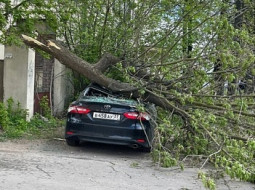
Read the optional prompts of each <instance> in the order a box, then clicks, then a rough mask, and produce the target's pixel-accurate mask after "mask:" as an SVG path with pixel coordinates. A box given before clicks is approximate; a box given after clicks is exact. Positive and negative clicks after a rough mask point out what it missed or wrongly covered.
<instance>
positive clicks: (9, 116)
mask: <svg viewBox="0 0 255 190" xmlns="http://www.w3.org/2000/svg"><path fill="white" fill-rule="evenodd" d="M0 115H1V117H0V126H1V127H2V130H3V134H2V136H3V137H8V138H18V137H22V136H30V135H40V134H42V131H43V130H50V129H53V128H55V127H57V126H59V125H61V122H60V121H58V120H56V119H54V118H53V117H50V118H48V119H46V118H42V116H40V115H38V114H36V115H35V116H34V117H33V118H31V120H30V121H27V111H26V110H24V109H21V108H20V104H19V103H16V104H15V102H14V100H13V99H12V98H10V99H8V100H7V105H6V106H5V105H4V104H3V103H0ZM46 115H47V114H46Z"/></svg>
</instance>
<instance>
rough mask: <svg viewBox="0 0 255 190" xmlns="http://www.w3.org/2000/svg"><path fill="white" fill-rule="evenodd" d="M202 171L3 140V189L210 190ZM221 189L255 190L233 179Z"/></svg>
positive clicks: (112, 150) (126, 155) (133, 155)
mask: <svg viewBox="0 0 255 190" xmlns="http://www.w3.org/2000/svg"><path fill="white" fill-rule="evenodd" d="M197 171H198V169H197V168H186V169H185V170H184V171H181V170H180V169H178V168H168V169H165V168H160V167H158V166H157V164H154V163H153V162H152V160H151V157H150V154H148V153H142V152H139V151H136V150H133V149H130V148H127V147H122V146H113V145H103V144H93V143H85V144H82V145H81V146H80V147H69V146H67V145H66V144H65V142H64V141H61V140H32V141H30V140H18V141H7V142H0V190H2V189H4V190H13V189H15V190H16V189H21V190H23V189H24V190H30V189H31V190H45V189H46V190H47V189H54V190H58V189H61V190H65V189H68V190H70V189H72V190H76V189H79V190H80V189H84V190H97V189H98V190H101V189H102V190H125V189H128V190H129V189H130V190H140V189H142V190H152V189H153V190H161V189H162V190H188V189H189V190H191V189H192V190H193V189H205V188H204V186H203V184H202V182H201V181H200V180H199V179H198V178H197ZM217 189H220V190H225V189H226V190H229V189H231V190H235V189H236V190H237V189H245V190H254V189H255V188H254V184H250V183H244V182H238V181H233V180H230V179H228V178H225V179H224V180H223V179H221V180H219V181H217Z"/></svg>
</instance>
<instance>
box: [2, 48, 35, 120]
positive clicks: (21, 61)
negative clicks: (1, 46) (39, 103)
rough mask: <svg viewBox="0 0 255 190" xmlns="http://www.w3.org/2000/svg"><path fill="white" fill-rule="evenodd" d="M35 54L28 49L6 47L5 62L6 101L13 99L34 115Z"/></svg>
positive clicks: (30, 115) (29, 114)
mask: <svg viewBox="0 0 255 190" xmlns="http://www.w3.org/2000/svg"><path fill="white" fill-rule="evenodd" d="M34 65H35V53H34V51H33V50H31V49H28V48H26V47H16V46H6V47H5V60H4V81H3V83H4V101H6V100H8V98H10V97H12V98H13V99H14V100H15V101H18V102H20V104H21V108H23V109H27V110H28V119H29V118H31V117H32V115H33V104H34V67H35V66H34Z"/></svg>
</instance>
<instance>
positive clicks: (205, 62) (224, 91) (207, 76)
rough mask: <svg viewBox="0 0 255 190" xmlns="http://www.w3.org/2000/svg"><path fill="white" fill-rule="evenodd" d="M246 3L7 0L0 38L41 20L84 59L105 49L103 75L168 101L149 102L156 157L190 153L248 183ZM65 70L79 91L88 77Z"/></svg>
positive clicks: (254, 78) (250, 72) (9, 39)
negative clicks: (107, 59) (111, 61)
mask: <svg viewBox="0 0 255 190" xmlns="http://www.w3.org/2000/svg"><path fill="white" fill-rule="evenodd" d="M238 2H240V4H238ZM254 10H255V3H254V1H244V0H240V1H239V0H238V1H237V0H236V1H222V0H214V1H205V0H204V1H203V0H202V1H194V0H190V1H179V0H161V1H155V0H149V1H143V0H137V1H126V0H115V1H103V0H96V1H94V0H93V1H92V0H88V1H82V0H71V1H70V0H55V1H51V0H49V1H42V0H33V1H27V0H23V1H22V2H21V4H19V6H12V5H11V3H10V1H9V0H7V1H4V2H3V3H1V4H0V11H1V12H2V13H3V15H0V27H1V28H2V29H3V30H2V34H0V35H1V42H3V43H13V42H15V43H19V38H18V37H17V36H18V35H19V34H20V33H27V34H29V35H30V36H35V35H36V33H40V30H35V28H36V25H35V24H34V23H36V22H34V21H38V19H39V20H41V19H43V20H45V22H46V24H47V25H48V26H50V27H51V28H52V30H53V31H54V32H56V35H57V37H59V38H60V39H64V42H65V44H66V45H67V47H68V48H69V49H70V50H71V51H73V52H74V53H75V54H77V55H78V56H80V57H81V58H83V59H85V60H87V61H88V62H91V63H92V64H94V63H95V62H96V61H97V60H99V59H100V58H101V56H102V55H103V54H104V53H105V52H110V53H112V54H113V55H115V56H117V57H119V58H120V59H121V61H120V63H118V64H117V65H115V66H113V68H112V69H110V70H108V71H107V73H106V75H107V76H108V77H111V78H113V79H116V80H120V81H123V82H129V83H131V84H132V85H134V86H136V87H138V88H140V89H141V90H140V91H139V92H140V94H141V96H143V95H146V92H148V91H152V92H154V93H155V94H157V95H158V97H160V98H164V99H165V100H167V103H168V104H169V105H170V104H171V107H172V108H173V109H169V108H167V105H166V107H164V106H162V108H159V114H158V115H159V117H158V120H157V123H158V126H157V128H156V138H155V139H156V140H155V142H156V145H155V148H154V153H153V158H154V159H155V160H156V161H158V162H159V163H160V164H161V165H162V166H164V167H169V166H172V165H176V164H179V165H182V162H181V161H180V160H181V159H182V158H183V157H186V156H188V155H200V156H202V157H203V158H206V160H204V162H203V164H202V166H204V165H205V164H206V163H208V162H211V163H213V164H214V165H215V167H218V168H221V169H222V170H224V171H226V173H227V174H229V175H230V176H231V177H233V178H239V179H241V180H246V181H251V182H254V181H255V171H254V168H255V165H254V155H255V148H254V143H255V132H254V131H255V130H254V129H255V124H254V122H255V121H254V118H255V117H254V116H255V115H254V105H255V104H254V97H255V95H254V93H255V91H254V85H255V72H254V70H255V67H254V61H255V55H254V42H255V36H254V31H255V26H254V23H255V22H254ZM9 20H11V23H9V24H8V21H9ZM20 20H22V22H19V21H20ZM18 23H20V24H18ZM14 26H15V27H14ZM16 26H18V27H16ZM47 31H51V30H47ZM72 75H73V77H74V78H75V80H74V84H75V85H74V86H75V90H76V92H79V91H80V90H82V89H83V88H84V85H85V84H86V83H87V82H88V81H87V80H86V79H85V77H83V76H81V75H79V74H77V73H75V72H74V73H72ZM0 106H1V107H0V108H1V109H0V112H1V114H2V115H3V116H4V119H3V118H1V120H0V124H1V125H2V126H7V124H8V123H9V122H10V119H9V118H8V117H9V116H8V117H7V116H6V115H8V114H7V113H8V111H7V109H5V108H4V107H3V105H0ZM164 108H165V109H164ZM46 112H47V111H46ZM20 125H21V128H26V127H25V124H22V122H21V124H20ZM202 166H201V167H202ZM200 177H201V179H202V181H203V182H204V183H205V184H206V186H207V187H208V188H211V189H213V188H215V187H214V183H213V182H212V180H211V179H209V178H208V177H207V176H206V175H204V174H201V175H200Z"/></svg>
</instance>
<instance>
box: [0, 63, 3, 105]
mask: <svg viewBox="0 0 255 190" xmlns="http://www.w3.org/2000/svg"><path fill="white" fill-rule="evenodd" d="M3 79H4V61H3V60H0V102H2V101H3V95H4V83H3Z"/></svg>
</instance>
